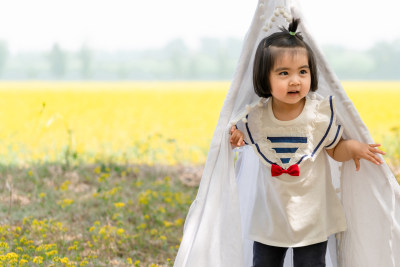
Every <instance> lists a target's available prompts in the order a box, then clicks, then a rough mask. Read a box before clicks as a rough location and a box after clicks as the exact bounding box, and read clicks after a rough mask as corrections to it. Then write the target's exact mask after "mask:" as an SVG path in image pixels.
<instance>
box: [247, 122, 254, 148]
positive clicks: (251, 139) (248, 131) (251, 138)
mask: <svg viewBox="0 0 400 267" xmlns="http://www.w3.org/2000/svg"><path fill="white" fill-rule="evenodd" d="M248 117H249V115H247V116H246V119H247V118H248ZM246 129H247V133H248V134H249V137H250V141H251V143H252V144H254V141H253V137H252V136H251V133H250V129H249V124H248V123H247V122H246Z"/></svg>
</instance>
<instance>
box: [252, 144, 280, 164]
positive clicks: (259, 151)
mask: <svg viewBox="0 0 400 267" xmlns="http://www.w3.org/2000/svg"><path fill="white" fill-rule="evenodd" d="M255 145H256V148H257V151H258V153H260V155H261V156H262V157H263V158H264V159H265V160H266V161H267V162H268V163H269V164H276V163H273V162H272V161H270V160H269V159H267V157H266V156H265V155H264V154H263V153H261V150H260V148H259V147H258V144H255Z"/></svg>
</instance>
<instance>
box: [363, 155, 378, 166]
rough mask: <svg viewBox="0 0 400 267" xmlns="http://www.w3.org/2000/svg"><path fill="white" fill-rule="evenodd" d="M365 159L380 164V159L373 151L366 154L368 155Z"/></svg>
mask: <svg viewBox="0 0 400 267" xmlns="http://www.w3.org/2000/svg"><path fill="white" fill-rule="evenodd" d="M365 159H366V160H369V161H371V162H372V163H375V164H376V165H380V164H382V161H381V159H380V158H379V157H378V156H377V155H375V154H373V153H371V154H368V156H367V157H366V158H365Z"/></svg>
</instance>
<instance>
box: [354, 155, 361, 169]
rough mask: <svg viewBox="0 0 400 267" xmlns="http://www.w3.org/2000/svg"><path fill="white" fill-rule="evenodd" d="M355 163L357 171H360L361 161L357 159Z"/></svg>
mask: <svg viewBox="0 0 400 267" xmlns="http://www.w3.org/2000/svg"><path fill="white" fill-rule="evenodd" d="M354 163H355V164H356V171H358V170H359V169H360V159H359V158H355V159H354Z"/></svg>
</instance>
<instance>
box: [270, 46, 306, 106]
mask: <svg viewBox="0 0 400 267" xmlns="http://www.w3.org/2000/svg"><path fill="white" fill-rule="evenodd" d="M273 49H282V51H279V52H278V55H277V58H276V60H275V64H274V66H273V68H272V69H271V72H270V75H269V81H270V85H271V94H272V96H273V98H274V101H278V102H282V103H285V104H297V103H299V102H300V101H301V100H302V99H303V98H304V97H305V96H306V95H307V94H308V92H309V91H310V87H311V72H310V68H309V66H308V55H307V50H306V49H304V48H296V49H293V48H273Z"/></svg>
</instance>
